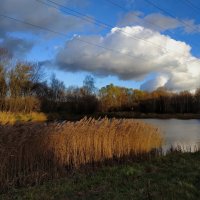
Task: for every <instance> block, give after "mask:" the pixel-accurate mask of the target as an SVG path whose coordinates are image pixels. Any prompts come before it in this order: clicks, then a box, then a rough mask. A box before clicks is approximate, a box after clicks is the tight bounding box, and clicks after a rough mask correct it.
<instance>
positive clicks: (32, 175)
mask: <svg viewBox="0 0 200 200" xmlns="http://www.w3.org/2000/svg"><path fill="white" fill-rule="evenodd" d="M162 141H163V140H162V136H161V134H160V132H159V130H158V129H157V128H155V127H153V126H151V125H148V124H145V123H143V122H139V121H136V120H131V119H122V120H117V119H107V118H105V119H99V120H95V119H86V118H85V119H82V120H80V121H77V122H62V123H49V124H47V123H37V124H33V123H27V124H15V125H13V126H11V125H4V126H0V161H1V163H0V188H9V187H13V186H21V185H23V186H27V185H33V184H39V183H41V182H43V181H44V180H48V179H52V178H56V177H59V176H61V175H63V174H64V173H66V171H68V169H74V168H78V167H80V166H83V165H85V164H95V163H99V162H102V161H105V160H109V159H116V158H117V159H118V158H123V157H126V156H130V155H131V156H134V155H138V154H141V153H148V152H150V151H151V150H152V149H154V148H159V147H160V146H161V145H162Z"/></svg>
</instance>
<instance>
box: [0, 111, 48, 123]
mask: <svg viewBox="0 0 200 200" xmlns="http://www.w3.org/2000/svg"><path fill="white" fill-rule="evenodd" d="M46 120H47V116H46V115H45V114H44V113H37V112H32V113H12V112H0V124H3V125H5V124H15V123H17V122H44V121H46Z"/></svg>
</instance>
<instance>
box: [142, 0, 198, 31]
mask: <svg viewBox="0 0 200 200" xmlns="http://www.w3.org/2000/svg"><path fill="white" fill-rule="evenodd" d="M144 1H145V2H147V3H148V4H149V5H152V6H153V7H155V8H156V9H158V10H160V11H162V12H164V13H166V14H167V15H169V16H170V17H172V18H175V19H176V20H177V21H178V22H180V23H182V24H183V25H185V26H187V27H189V28H191V29H192V30H194V31H199V30H198V29H196V28H194V27H193V26H191V25H189V24H187V23H186V22H185V21H183V20H180V19H177V17H176V16H175V15H173V14H172V13H170V12H169V11H167V10H165V9H164V8H161V7H160V6H158V5H157V4H155V3H153V2H152V1H149V0H144Z"/></svg>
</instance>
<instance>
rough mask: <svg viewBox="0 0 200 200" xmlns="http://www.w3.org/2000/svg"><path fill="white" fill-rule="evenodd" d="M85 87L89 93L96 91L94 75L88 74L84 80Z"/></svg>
mask: <svg viewBox="0 0 200 200" xmlns="http://www.w3.org/2000/svg"><path fill="white" fill-rule="evenodd" d="M83 89H84V90H85V92H86V93H87V94H94V93H95V92H96V87H95V80H94V78H93V77H92V76H90V75H87V76H86V77H85V79H84V81H83Z"/></svg>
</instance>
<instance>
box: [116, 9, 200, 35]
mask: <svg viewBox="0 0 200 200" xmlns="http://www.w3.org/2000/svg"><path fill="white" fill-rule="evenodd" d="M118 25H119V26H121V27H123V26H133V25H140V26H144V27H146V28H150V29H153V30H157V31H166V30H173V29H177V28H182V29H183V30H184V32H186V33H192V32H200V25H199V24H195V21H194V20H193V19H184V20H179V19H176V18H173V17H170V16H166V15H163V14H161V13H151V14H148V15H146V16H145V15H144V14H143V13H142V12H138V11H132V12H128V13H126V14H125V15H124V16H123V17H121V19H120V20H119V22H118Z"/></svg>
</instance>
